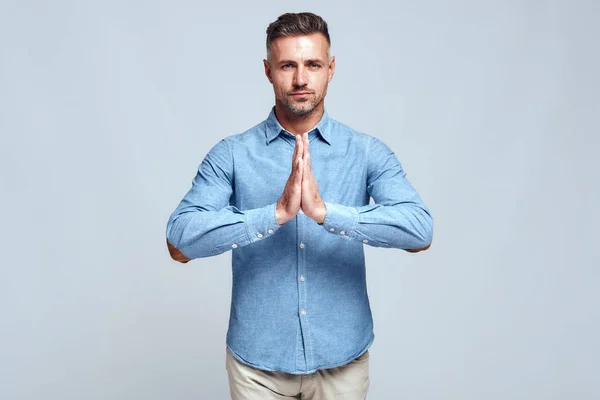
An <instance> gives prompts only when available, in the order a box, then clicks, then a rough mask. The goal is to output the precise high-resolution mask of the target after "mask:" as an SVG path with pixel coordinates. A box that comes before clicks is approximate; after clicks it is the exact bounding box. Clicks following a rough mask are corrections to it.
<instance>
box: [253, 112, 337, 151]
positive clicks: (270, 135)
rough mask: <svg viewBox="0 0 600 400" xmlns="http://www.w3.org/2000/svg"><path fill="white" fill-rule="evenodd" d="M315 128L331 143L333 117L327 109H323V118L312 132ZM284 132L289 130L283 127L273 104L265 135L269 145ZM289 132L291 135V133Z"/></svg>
mask: <svg viewBox="0 0 600 400" xmlns="http://www.w3.org/2000/svg"><path fill="white" fill-rule="evenodd" d="M315 129H316V130H317V132H319V134H320V135H321V138H322V139H323V140H324V141H325V142H326V143H327V144H329V145H331V118H330V117H329V114H327V110H324V111H323V117H322V118H321V120H320V121H319V123H318V124H317V126H315V127H314V128H313V129H311V130H310V131H309V132H312V131H313V130H315ZM282 132H287V131H286V130H285V129H283V127H282V126H281V124H280V123H279V121H278V120H277V117H276V116H275V106H273V108H272V109H271V112H270V113H269V117H268V118H267V120H266V128H265V136H266V139H267V145H269V143H271V142H272V141H273V140H274V139H275V138H276V137H277V136H279V134H281V133H282ZM287 133H288V134H290V135H291V133H289V132H287Z"/></svg>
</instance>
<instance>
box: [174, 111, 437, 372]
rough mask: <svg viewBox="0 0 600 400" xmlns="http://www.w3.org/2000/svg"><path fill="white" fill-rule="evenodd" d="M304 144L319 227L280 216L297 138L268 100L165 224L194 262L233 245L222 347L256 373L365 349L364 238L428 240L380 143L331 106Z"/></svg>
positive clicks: (301, 367)
mask: <svg viewBox="0 0 600 400" xmlns="http://www.w3.org/2000/svg"><path fill="white" fill-rule="evenodd" d="M309 140H310V157H311V163H312V168H313V172H314V175H315V177H316V180H317V183H318V186H319V192H320V194H321V197H322V198H323V200H324V201H325V205H326V208H327V211H326V217H325V221H324V223H323V224H322V225H319V224H317V223H316V222H314V221H313V220H312V219H310V218H308V217H307V216H306V215H304V214H303V213H302V212H300V213H299V214H298V215H297V216H296V217H295V218H294V219H293V220H290V221H288V222H287V223H285V224H283V225H281V226H279V225H278V224H277V220H276V217H275V206H276V203H277V200H278V199H279V198H280V196H281V194H282V192H283V188H284V186H285V184H286V181H287V179H288V177H289V175H290V172H291V169H292V154H293V152H294V145H295V141H294V136H293V135H292V134H291V133H289V132H287V131H285V130H284V129H283V128H282V127H281V125H280V124H279V122H278V121H277V118H276V116H275V113H274V108H273V109H272V110H271V113H270V115H269V116H268V118H267V119H266V120H265V121H263V122H261V123H260V124H258V125H256V126H255V127H253V128H251V129H249V130H248V131H246V132H244V133H241V134H237V135H232V136H229V137H227V138H225V139H223V140H222V141H220V142H219V143H217V144H216V145H215V146H214V147H213V148H212V149H211V150H210V151H209V153H208V154H207V155H206V157H205V158H204V160H203V161H202V163H201V164H200V167H199V168H198V172H197V174H196V176H195V178H194V180H193V182H192V187H191V189H190V190H189V191H188V193H187V194H186V195H185V197H184V198H183V200H182V201H181V203H180V204H179V206H178V207H177V209H176V210H175V211H174V212H173V214H172V215H171V217H170V219H169V221H168V224H167V239H168V240H169V242H170V243H171V244H172V245H174V246H175V247H177V248H178V249H179V250H180V251H181V252H182V253H183V254H184V255H185V256H187V257H188V258H190V259H195V258H200V257H209V256H214V255H217V254H220V253H223V252H225V251H228V250H232V269H233V290H232V298H231V313H230V317H229V328H228V331H227V347H228V348H229V350H230V351H231V352H232V354H233V355H234V356H235V357H236V358H237V359H238V360H240V361H242V362H244V363H246V364H249V365H251V366H254V367H257V368H260V369H263V370H269V371H273V370H276V371H284V372H288V373H293V374H306V373H311V372H314V371H316V370H318V369H325V368H333V367H337V366H340V365H343V364H346V363H348V362H350V361H351V360H353V359H354V358H356V357H358V356H359V355H361V354H362V353H364V352H365V351H366V350H367V349H368V348H369V346H370V345H371V343H372V342H373V339H374V335H373V320H372V315H371V309H370V305H369V298H368V295H367V286H366V279H365V258H364V252H363V246H364V245H368V246H375V247H387V248H397V249H420V248H423V247H425V246H427V245H428V244H429V243H430V242H431V239H432V231H433V221H432V218H431V216H430V213H429V211H428V209H427V208H426V206H425V205H424V204H423V202H422V201H421V199H420V197H419V195H418V194H417V192H416V191H415V190H414V189H413V187H412V186H411V184H410V183H409V182H408V180H407V179H406V178H405V172H404V170H403V168H402V166H401V164H400V162H399V161H398V160H397V158H396V156H395V155H394V153H393V152H392V150H390V148H389V147H387V146H386V145H385V144H384V143H383V142H382V141H380V140H378V139H376V138H374V137H371V136H369V135H367V134H363V133H358V132H356V131H354V130H353V129H351V128H349V127H348V126H346V125H344V124H342V123H340V122H338V121H336V120H334V119H332V118H330V117H329V116H328V114H327V112H325V113H324V115H323V118H322V119H321V121H320V122H319V124H318V125H317V126H316V127H315V128H314V129H313V130H312V131H310V133H309ZM370 198H372V199H373V201H374V203H371V204H370Z"/></svg>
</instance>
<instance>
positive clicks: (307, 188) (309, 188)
mask: <svg viewBox="0 0 600 400" xmlns="http://www.w3.org/2000/svg"><path fill="white" fill-rule="evenodd" d="M302 142H303V150H304V153H303V155H302V159H303V163H304V167H303V168H304V175H303V177H302V204H301V207H302V211H304V214H306V215H307V216H308V217H309V218H311V219H313V220H314V221H315V222H316V223H318V224H322V223H323V222H324V221H325V214H326V213H327V208H326V207H325V202H324V201H323V199H322V198H321V194H320V193H319V187H318V185H317V180H316V179H315V176H314V174H313V172H312V167H311V164H310V153H309V151H308V133H305V134H304V135H302Z"/></svg>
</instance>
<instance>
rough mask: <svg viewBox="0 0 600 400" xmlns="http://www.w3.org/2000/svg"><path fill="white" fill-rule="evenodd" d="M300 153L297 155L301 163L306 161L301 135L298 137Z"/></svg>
mask: <svg viewBox="0 0 600 400" xmlns="http://www.w3.org/2000/svg"><path fill="white" fill-rule="evenodd" d="M298 138H299V139H298V153H297V154H296V158H297V159H299V160H300V161H301V162H302V161H303V160H304V143H303V142H302V140H301V139H300V135H298Z"/></svg>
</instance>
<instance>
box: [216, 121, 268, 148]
mask: <svg viewBox="0 0 600 400" xmlns="http://www.w3.org/2000/svg"><path fill="white" fill-rule="evenodd" d="M265 131H266V121H262V122H260V123H258V124H256V125H254V126H253V127H251V128H249V129H246V130H245V131H243V132H239V133H234V134H230V135H229V136H226V137H224V138H223V139H222V142H225V144H227V146H229V147H230V148H235V147H238V146H248V145H256V144H259V143H265V140H266V136H265Z"/></svg>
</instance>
